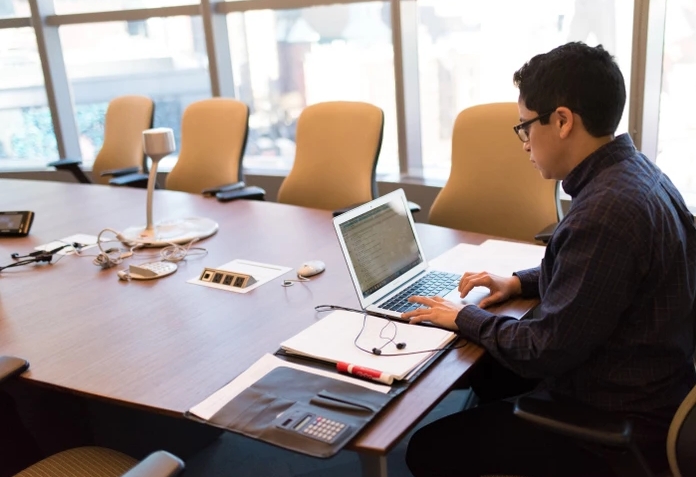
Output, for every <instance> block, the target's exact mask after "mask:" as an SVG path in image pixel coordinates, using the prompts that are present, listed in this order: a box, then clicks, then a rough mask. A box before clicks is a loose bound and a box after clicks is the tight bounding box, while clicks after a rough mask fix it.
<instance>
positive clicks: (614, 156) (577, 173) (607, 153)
mask: <svg viewBox="0 0 696 477" xmlns="http://www.w3.org/2000/svg"><path fill="white" fill-rule="evenodd" d="M635 152H636V148H635V146H634V145H633V140H632V139H631V136H629V135H628V134H627V133H624V134H621V135H620V136H617V137H616V138H615V139H614V140H613V141H611V142H608V143H606V144H605V145H603V146H602V147H600V148H599V149H597V150H596V151H594V152H593V153H592V154H590V155H589V156H587V157H586V158H585V159H584V160H583V161H582V162H581V163H580V164H578V165H577V166H575V169H573V170H572V171H570V174H568V176H567V177H566V178H565V179H564V180H563V183H562V186H563V190H564V191H565V192H566V193H567V194H568V195H570V196H571V197H576V196H577V195H578V194H579V193H580V191H581V190H582V189H583V187H585V186H586V185H587V184H588V183H589V182H590V181H591V180H592V179H593V178H594V177H595V176H597V175H598V174H599V173H600V172H602V171H603V170H604V169H607V168H608V167H611V166H613V165H614V164H617V163H619V162H621V161H622V160H624V159H626V157H628V156H632V155H633V154H635Z"/></svg>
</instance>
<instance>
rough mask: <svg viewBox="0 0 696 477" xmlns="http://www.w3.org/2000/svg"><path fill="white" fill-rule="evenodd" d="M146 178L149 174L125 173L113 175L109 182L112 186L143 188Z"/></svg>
mask: <svg viewBox="0 0 696 477" xmlns="http://www.w3.org/2000/svg"><path fill="white" fill-rule="evenodd" d="M148 178H149V176H148V175H147V174H140V173H138V174H127V175H125V176H117V177H114V178H113V179H111V180H110V181H109V184H110V185H114V186H128V187H139V188H142V189H145V188H147V180H148Z"/></svg>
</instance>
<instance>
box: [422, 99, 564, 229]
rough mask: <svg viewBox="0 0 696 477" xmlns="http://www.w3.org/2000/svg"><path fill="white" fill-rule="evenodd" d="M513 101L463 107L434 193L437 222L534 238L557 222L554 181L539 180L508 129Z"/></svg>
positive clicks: (514, 112) (515, 119)
mask: <svg viewBox="0 0 696 477" xmlns="http://www.w3.org/2000/svg"><path fill="white" fill-rule="evenodd" d="M517 123H519V111H518V109H517V104H516V103H493V104H481V105H478V106H472V107H470V108H467V109H465V110H464V111H462V112H461V113H459V116H457V120H456V122H455V124H454V131H453V133H452V170H451V172H450V175H449V179H448V180H447V183H446V184H445V187H443V188H442V190H441V191H440V193H439V194H438V196H437V197H436V198H435V202H434V203H433V205H432V207H431V209H430V216H429V222H430V223H431V224H435V225H442V226H445V227H451V228H456V229H460V230H466V231H470V232H479V233H485V234H489V235H495V236H498V237H506V238H510V239H517V240H523V241H527V242H533V241H534V236H535V235H536V234H537V233H538V232H539V231H541V230H542V229H543V228H545V227H547V226H548V225H549V224H553V223H555V222H557V221H558V209H557V199H556V190H557V183H556V181H551V180H546V179H543V178H542V177H541V176H540V175H539V172H538V171H537V170H536V169H535V168H534V167H533V166H532V164H530V162H529V154H528V153H527V152H525V151H524V150H523V148H522V147H523V145H522V143H521V142H520V140H519V139H518V138H517V136H516V135H515V133H514V132H513V130H512V127H513V126H514V125H515V124H517Z"/></svg>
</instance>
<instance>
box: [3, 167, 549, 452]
mask: <svg viewBox="0 0 696 477" xmlns="http://www.w3.org/2000/svg"><path fill="white" fill-rule="evenodd" d="M0 198H2V209H3V210H33V211H34V212H35V214H36V216H35V219H34V224H33V227H32V229H31V233H30V235H29V236H28V237H23V238H2V239H0V265H7V264H9V263H11V262H12V260H11V258H10V254H11V253H13V252H20V253H22V254H25V253H28V252H31V251H33V249H34V247H35V246H37V245H40V244H44V243H48V242H51V241H54V240H58V239H61V238H63V237H67V236H70V235H73V234H78V233H82V234H90V235H97V234H98V233H99V232H100V231H101V230H102V229H105V228H112V229H116V230H123V229H125V228H127V227H130V226H137V225H144V223H145V202H146V192H145V190H140V189H130V188H117V187H109V186H102V185H85V184H67V183H59V182H48V181H25V180H13V179H0ZM153 216H154V220H155V222H158V221H162V220H167V219H176V218H182V217H191V216H198V217H206V218H210V219H213V220H215V221H216V222H218V223H219V226H220V228H219V230H218V232H217V233H216V234H215V235H213V236H212V237H209V238H207V239H205V240H202V241H200V242H199V243H197V244H196V245H197V246H200V247H204V248H205V249H206V250H207V254H206V255H204V256H199V257H192V258H190V259H187V260H186V261H185V262H181V263H179V270H178V271H177V272H176V273H175V274H173V275H170V276H168V277H165V278H162V279H158V280H153V281H140V282H137V281H131V282H124V281H119V280H118V278H117V275H116V272H117V270H118V269H122V268H127V265H128V263H140V262H144V261H147V258H148V257H149V256H151V254H152V253H153V251H144V252H136V255H135V256H134V257H133V258H131V259H129V260H127V261H126V262H125V263H124V264H122V265H121V266H119V267H116V268H112V269H108V270H102V269H100V267H98V266H95V265H94V264H93V263H92V259H93V256H94V255H95V254H96V253H97V252H96V251H95V250H97V249H89V250H87V251H85V252H84V255H87V256H84V257H77V256H65V257H63V258H61V259H60V260H57V261H56V260H55V259H54V263H52V264H50V265H46V264H41V265H28V266H23V267H17V268H11V269H7V270H5V271H3V272H0V354H7V355H15V356H19V357H22V358H25V359H27V360H28V361H29V362H30V363H31V368H30V369H29V371H28V372H27V373H25V374H24V375H23V378H25V379H28V380H30V381H34V382H37V383H40V384H44V385H49V386H54V387H57V388H62V389H66V390H70V391H72V392H77V393H80V394H84V395H87V396H95V397H99V398H104V399H107V400H109V401H112V402H117V403H122V404H125V405H130V406H136V407H139V408H143V409H149V410H152V411H154V412H158V413H164V414H169V415H176V416H181V415H182V413H184V412H185V411H186V410H188V409H189V408H191V407H192V406H193V405H195V404H197V403H198V402H200V401H202V400H203V399H204V398H206V397H207V396H209V395H210V394H212V393H213V392H215V391H216V390H217V389H219V388H220V387H222V386H223V385H224V384H226V383H227V382H229V381H230V380H231V379H233V378H234V377H235V376H237V375H238V374H240V373H241V372H242V371H244V370H245V369H246V368H247V367H249V366H250V365H251V364H252V363H254V362H255V361H256V360H257V359H259V358H260V357H261V356H262V355H263V354H264V353H273V352H274V351H276V350H277V349H278V345H279V343H280V342H281V341H283V340H285V339H287V338H289V337H290V336H292V335H294V334H296V333H298V332H299V331H301V330H302V329H304V328H306V327H307V326H309V325H310V324H312V323H313V322H314V321H316V320H318V319H320V318H321V317H322V314H319V313H316V312H315V311H314V306H315V305H318V304H335V305H342V306H347V307H357V306H358V301H357V298H356V296H355V291H354V289H353V287H352V285H351V282H350V277H349V275H348V270H347V268H346V265H345V262H344V259H343V256H342V255H341V252H340V249H339V246H338V242H337V239H336V236H335V233H334V230H333V226H332V222H331V218H332V217H331V213H330V212H327V211H322V210H314V209H307V208H302V207H296V206H290V205H284V204H277V203H271V202H256V201H236V202H229V203H220V202H218V201H217V200H215V199H210V198H204V197H201V196H196V195H191V194H187V193H182V192H174V191H165V190H158V191H155V197H154V212H153ZM417 229H418V234H419V237H420V239H421V242H422V244H423V247H424V248H425V250H426V253H427V256H428V257H435V256H437V255H439V254H440V253H442V252H444V251H446V250H447V249H449V248H451V247H453V246H455V245H456V244H458V243H462V242H465V243H471V244H478V243H481V242H483V241H484V240H485V239H486V238H488V237H486V236H484V235H480V234H473V233H465V232H459V231H455V230H450V229H446V228H442V227H436V226H432V225H425V224H417ZM113 245H115V244H113ZM56 258H58V257H56ZM237 258H242V259H246V260H252V261H257V262H263V263H269V264H275V265H283V266H287V267H292V268H293V269H295V268H296V267H298V266H299V265H300V264H301V263H302V262H303V261H306V260H310V259H320V260H323V261H324V262H325V263H326V271H325V272H324V273H322V274H321V275H318V276H317V277H315V278H314V279H313V280H312V281H310V282H307V283H302V284H296V285H295V286H292V287H287V288H285V287H282V286H280V284H281V282H282V279H283V278H290V277H292V276H293V275H294V272H293V271H291V272H288V274H287V275H284V276H283V277H281V278H278V279H276V280H274V281H272V282H269V283H267V284H264V285H262V286H261V287H259V288H258V289H256V290H253V291H251V292H249V293H247V294H238V293H231V292H226V291H223V290H217V289H212V288H207V287H201V286H196V285H191V284H188V283H186V281H187V280H189V279H191V278H194V277H196V276H198V275H199V274H200V272H201V271H202V270H203V268H204V267H213V268H215V267H218V266H220V265H222V264H224V263H226V262H229V261H231V260H234V259H237ZM535 304H536V302H535V301H532V300H515V301H513V302H509V303H507V304H505V306H504V310H505V312H506V313H509V314H510V315H512V316H522V315H524V314H526V313H527V312H529V310H531V309H532V308H533V306H534V305H535ZM482 354H483V350H482V349H481V348H480V347H478V346H475V345H473V344H470V345H467V346H466V347H464V348H461V349H457V350H453V351H449V352H447V353H445V354H444V356H443V357H442V358H441V359H440V360H439V361H438V362H437V363H436V364H435V365H434V366H432V367H431V368H430V369H428V370H427V371H426V372H425V373H423V375H422V376H421V377H420V378H419V379H418V380H417V381H416V382H415V383H414V384H413V385H412V386H411V387H410V388H409V390H408V391H407V392H406V393H403V394H402V395H401V396H400V397H399V398H397V399H396V400H395V401H394V402H393V403H392V404H390V406H389V408H388V409H387V410H386V411H385V412H384V413H382V414H381V415H380V416H379V417H378V419H376V420H375V422H373V423H371V425H370V426H369V428H367V429H366V430H364V431H363V432H362V433H361V434H360V435H359V436H358V437H357V439H356V440H355V441H354V442H353V443H351V448H352V449H354V450H357V451H360V452H369V453H376V454H384V453H386V452H388V451H389V449H390V448H391V447H392V446H393V445H394V444H395V443H396V442H398V440H399V439H400V438H401V437H402V436H403V435H404V434H405V433H406V432H408V430H409V429H410V428H411V427H412V426H413V425H414V424H415V423H416V422H417V421H418V420H419V419H420V418H421V417H422V416H423V415H425V414H426V413H427V412H428V411H429V410H430V409H431V408H432V407H434V406H435V404H436V403H437V402H438V401H439V400H440V399H441V398H442V397H444V395H445V394H446V393H447V392H448V391H449V390H450V389H451V387H452V385H453V384H454V383H455V382H456V381H457V379H459V378H460V377H461V376H462V375H463V374H464V373H466V371H467V370H468V369H469V367H470V366H471V365H472V364H473V363H474V362H476V360H477V359H479V358H480V357H481V355H482Z"/></svg>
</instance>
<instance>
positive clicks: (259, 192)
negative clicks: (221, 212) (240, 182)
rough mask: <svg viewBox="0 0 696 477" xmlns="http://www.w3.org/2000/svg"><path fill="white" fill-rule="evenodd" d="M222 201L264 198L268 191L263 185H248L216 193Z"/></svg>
mask: <svg viewBox="0 0 696 477" xmlns="http://www.w3.org/2000/svg"><path fill="white" fill-rule="evenodd" d="M215 197H217V200H219V201H220V202H229V201H231V200H237V199H246V200H264V197H266V191H265V190H263V189H262V188H261V187H257V186H248V187H245V188H243V189H234V190H228V191H224V192H218V193H217V194H215Z"/></svg>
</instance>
